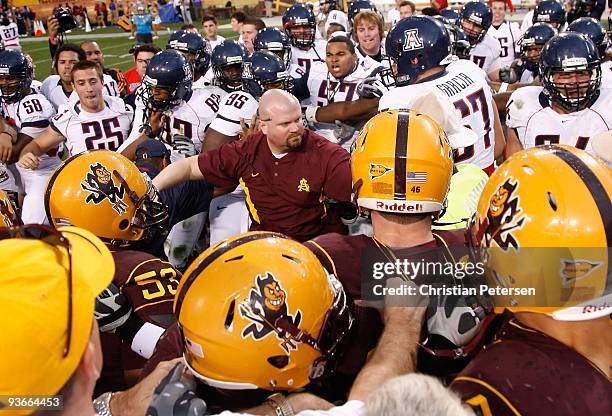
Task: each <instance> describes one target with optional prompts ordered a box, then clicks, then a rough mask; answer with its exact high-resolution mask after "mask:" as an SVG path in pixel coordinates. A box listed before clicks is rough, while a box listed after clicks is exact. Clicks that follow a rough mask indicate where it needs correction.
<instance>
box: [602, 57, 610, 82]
mask: <svg viewBox="0 0 612 416" xmlns="http://www.w3.org/2000/svg"><path fill="white" fill-rule="evenodd" d="M601 87H602V88H612V61H606V62H604V63H602V64H601Z"/></svg>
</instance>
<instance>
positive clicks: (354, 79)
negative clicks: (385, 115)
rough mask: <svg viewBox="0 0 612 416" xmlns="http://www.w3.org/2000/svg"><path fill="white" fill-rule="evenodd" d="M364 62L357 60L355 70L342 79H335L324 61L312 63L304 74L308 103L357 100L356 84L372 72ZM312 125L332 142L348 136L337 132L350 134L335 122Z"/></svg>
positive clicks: (320, 104) (317, 103) (322, 103)
mask: <svg viewBox="0 0 612 416" xmlns="http://www.w3.org/2000/svg"><path fill="white" fill-rule="evenodd" d="M366 62H367V61H365V60H364V61H359V62H358V63H357V66H356V67H355V70H354V71H353V72H351V73H350V74H348V75H347V76H345V77H344V78H343V79H342V80H338V79H336V78H335V77H334V76H333V75H331V74H330V73H329V71H328V68H327V64H326V63H325V62H315V63H313V65H312V68H311V69H310V72H309V73H308V74H307V75H305V76H307V77H308V81H307V85H308V91H310V101H309V102H308V105H311V106H318V107H324V106H326V105H327V104H329V103H332V102H341V101H355V100H358V99H359V95H357V85H358V84H359V83H360V82H361V81H362V80H363V79H364V78H366V77H367V76H368V75H369V74H370V73H371V72H372V69H370V68H369V67H368V66H366V65H364V64H365V63H366ZM372 62H375V61H372ZM312 127H313V130H315V131H316V132H317V133H319V134H321V135H322V136H324V137H326V138H327V139H328V140H331V141H333V142H344V141H345V140H348V139H349V138H350V137H339V135H338V133H339V132H340V131H342V132H343V133H345V134H347V135H348V136H352V134H351V132H350V131H347V130H346V129H344V130H342V129H338V126H336V124H330V123H316V124H314V126H312Z"/></svg>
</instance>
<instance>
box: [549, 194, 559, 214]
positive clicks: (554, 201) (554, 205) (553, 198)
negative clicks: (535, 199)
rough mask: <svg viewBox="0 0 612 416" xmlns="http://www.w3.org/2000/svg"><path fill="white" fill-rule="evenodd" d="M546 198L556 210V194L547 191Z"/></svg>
mask: <svg viewBox="0 0 612 416" xmlns="http://www.w3.org/2000/svg"><path fill="white" fill-rule="evenodd" d="M546 198H547V199H548V203H549V204H550V207H551V208H552V209H553V211H556V210H557V207H558V205H557V199H556V198H555V196H554V195H553V194H552V193H550V192H546Z"/></svg>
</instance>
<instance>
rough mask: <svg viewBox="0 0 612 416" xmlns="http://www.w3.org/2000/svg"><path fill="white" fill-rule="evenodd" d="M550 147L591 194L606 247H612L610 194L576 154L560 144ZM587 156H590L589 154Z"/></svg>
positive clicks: (611, 204)
mask: <svg viewBox="0 0 612 416" xmlns="http://www.w3.org/2000/svg"><path fill="white" fill-rule="evenodd" d="M551 148H552V150H553V153H554V155H555V156H557V157H558V158H560V159H561V160H563V161H564V162H565V163H567V164H568V165H569V167H570V168H572V169H573V170H574V172H576V174H577V175H578V177H579V178H580V179H581V180H582V182H583V183H584V185H585V186H586V187H587V189H588V190H589V192H590V193H591V195H592V196H593V200H594V201H595V206H596V207H597V209H598V210H599V215H600V216H601V221H602V223H603V225H604V228H605V231H606V240H607V243H608V247H612V203H611V202H610V196H609V195H608V192H606V188H605V187H604V186H603V184H602V183H601V181H600V180H599V178H598V177H597V176H596V175H595V174H594V173H593V171H592V170H591V168H589V167H588V166H587V165H586V163H584V162H583V161H582V160H581V159H580V158H579V157H578V156H576V155H575V154H573V153H572V152H570V151H569V150H567V149H564V148H562V147H560V146H554V145H553V146H551ZM589 157H592V156H590V155H589Z"/></svg>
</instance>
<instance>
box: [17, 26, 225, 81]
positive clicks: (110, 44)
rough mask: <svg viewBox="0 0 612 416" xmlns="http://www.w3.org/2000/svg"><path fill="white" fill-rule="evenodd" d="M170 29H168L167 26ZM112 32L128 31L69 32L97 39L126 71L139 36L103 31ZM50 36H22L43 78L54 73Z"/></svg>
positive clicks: (73, 37) (162, 39)
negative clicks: (113, 35)
mask: <svg viewBox="0 0 612 416" xmlns="http://www.w3.org/2000/svg"><path fill="white" fill-rule="evenodd" d="M180 26H181V24H178V23H177V24H170V25H163V29H160V30H159V39H157V40H155V44H156V45H158V46H160V47H162V48H164V47H165V46H166V42H167V41H168V37H169V36H170V33H172V32H173V31H174V30H177V29H178V28H179V27H180ZM166 27H167V28H168V29H170V31H168V30H167V29H166ZM112 33H125V32H124V31H123V30H121V29H120V28H118V27H112V28H106V29H96V30H94V31H93V32H90V33H85V32H84V31H82V30H73V31H72V33H70V34H68V35H67V42H71V43H76V44H79V43H81V42H83V41H85V40H95V41H96V42H98V44H99V45H100V47H101V48H102V52H104V56H105V58H104V65H105V66H107V67H109V68H119V69H120V70H122V71H126V70H127V69H129V68H131V67H132V66H134V59H133V57H132V55H130V54H129V53H128V51H129V49H130V48H131V47H132V46H134V43H135V40H134V39H129V38H128V36H129V34H126V35H125V36H122V37H103V36H100V35H106V34H112ZM82 35H89V36H90V37H89V38H88V39H82V38H81V37H80V36H82ZM219 35H221V36H223V37H226V38H229V39H236V38H237V34H236V33H235V32H233V31H232V30H231V29H220V30H219ZM48 45H49V43H48V38H47V37H46V36H45V37H40V38H25V39H22V42H21V48H22V51H23V52H25V53H28V54H30V56H31V57H32V59H33V60H34V63H35V64H36V79H38V80H40V81H42V80H43V79H45V78H46V77H47V76H49V75H50V74H51V55H50V54H49V46H48Z"/></svg>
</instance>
